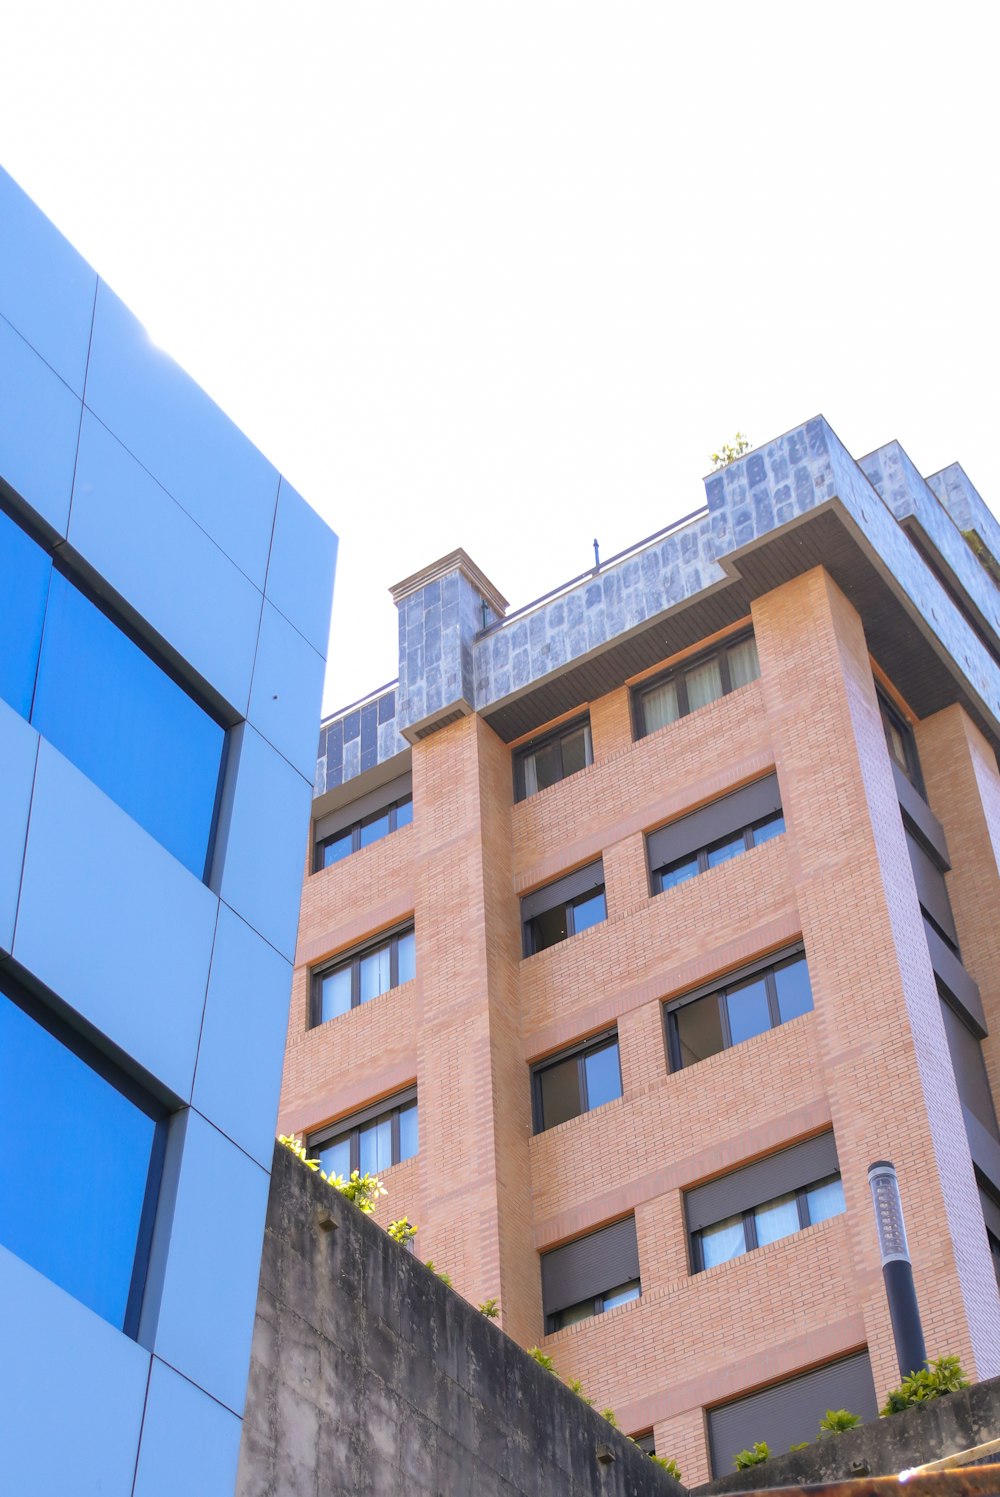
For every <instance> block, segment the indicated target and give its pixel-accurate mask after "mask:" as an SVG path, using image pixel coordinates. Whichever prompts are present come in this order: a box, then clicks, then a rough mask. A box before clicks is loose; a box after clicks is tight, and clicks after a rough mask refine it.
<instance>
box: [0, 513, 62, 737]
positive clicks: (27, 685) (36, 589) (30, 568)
mask: <svg viewBox="0 0 1000 1497" xmlns="http://www.w3.org/2000/svg"><path fill="white" fill-rule="evenodd" d="M51 572H52V559H51V557H49V556H48V555H47V554H46V553H45V552H44V551H43V550H42V548H41V546H38V545H36V544H35V542H34V541H33V540H32V539H31V537H30V536H29V535H26V534H25V532H24V531H23V530H22V529H21V527H20V525H15V523H14V521H13V520H12V519H11V518H10V516H9V515H6V514H4V512H3V510H0V577H2V578H3V586H2V587H0V641H2V647H0V697H2V698H3V700H4V701H5V702H7V703H8V704H9V705H10V706H11V707H13V709H14V711H15V712H18V713H20V715H21V716H22V717H28V716H29V715H30V712H31V698H32V695H33V693H34V690H35V671H36V669H37V666H38V650H39V646H40V644H41V639H42V620H43V619H44V617H45V600H46V598H47V596H48V591H49V577H50V575H51Z"/></svg>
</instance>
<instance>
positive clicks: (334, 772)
mask: <svg viewBox="0 0 1000 1497" xmlns="http://www.w3.org/2000/svg"><path fill="white" fill-rule="evenodd" d="M397 688H398V682H396V681H394V682H393V683H392V684H391V685H390V686H388V687H386V688H385V689H383V690H382V691H381V692H378V693H377V694H376V695H374V696H371V697H368V698H365V699H363V700H361V701H359V702H357V703H355V705H354V706H352V707H349V708H348V709H347V711H346V712H341V713H337V715H336V716H334V717H330V718H326V719H325V720H324V722H323V724H322V726H321V728H320V734H319V755H318V757H317V759H316V779H315V782H314V786H313V794H314V795H323V794H324V793H325V792H326V791H327V790H334V789H335V788H336V787H337V786H338V785H342V784H343V783H344V781H345V780H353V779H355V778H356V777H357V776H358V775H359V774H363V773H364V771H365V770H366V769H374V768H375V765H376V764H382V763H384V762H385V760H386V759H392V758H395V756H396V754H399V753H402V751H403V750H404V749H405V748H407V747H408V744H407V742H406V739H405V738H403V737H402V736H401V735H400V732H399V729H398V726H397V723H396V693H397Z"/></svg>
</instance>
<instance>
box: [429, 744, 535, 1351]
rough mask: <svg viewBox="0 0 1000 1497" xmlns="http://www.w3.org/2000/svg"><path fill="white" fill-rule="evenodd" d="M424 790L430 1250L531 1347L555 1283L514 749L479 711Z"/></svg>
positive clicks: (438, 756)
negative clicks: (530, 1024) (533, 1165)
mask: <svg viewBox="0 0 1000 1497" xmlns="http://www.w3.org/2000/svg"><path fill="white" fill-rule="evenodd" d="M413 792H414V801H415V803H416V805H417V806H418V808H419V815H418V816H417V817H415V818H414V827H415V829H417V830H418V852H417V868H416V930H417V955H418V964H419V970H420V974H421V993H422V1011H421V1013H420V1016H419V1032H418V1043H417V1085H418V1094H419V1097H420V1108H421V1139H420V1159H421V1173H422V1197H423V1201H424V1221H423V1222H422V1223H421V1233H420V1236H419V1237H418V1238H417V1246H418V1249H419V1251H420V1256H421V1257H423V1258H427V1257H431V1258H433V1260H434V1264H435V1267H437V1268H440V1269H446V1270H447V1271H448V1273H449V1274H450V1275H451V1277H452V1279H453V1281H454V1284H455V1287H456V1289H458V1290H459V1291H460V1293H462V1294H464V1295H465V1296H466V1298H468V1299H469V1300H471V1301H472V1302H473V1303H474V1304H480V1303H482V1301H483V1300H485V1299H486V1298H488V1297H490V1296H493V1297H496V1298H498V1299H499V1301H500V1311H501V1324H502V1325H503V1326H504V1329H505V1330H506V1331H507V1332H508V1334H510V1335H511V1336H513V1337H514V1338H515V1340H518V1341H521V1342H522V1343H523V1344H529V1345H530V1344H531V1343H532V1342H533V1341H537V1340H538V1339H539V1338H540V1336H541V1325H542V1317H541V1287H540V1274H539V1269H538V1256H537V1253H536V1252H535V1250H534V1240H533V1232H532V1221H531V1182H530V1178H529V1169H530V1164H529V1154H528V1141H529V1138H530V1135H531V1110H530V1089H529V1086H528V1075H527V1068H526V1066H525V1064H524V1060H523V1057H522V1053H521V1036H520V1014H519V992H518V958H519V956H520V929H519V910H518V904H517V899H516V897H515V894H514V885H513V877H512V873H511V843H510V838H511V829H510V808H511V803H512V799H513V785H512V778H511V765H510V752H509V750H508V749H507V747H506V745H505V744H504V743H502V742H501V740H500V739H499V738H498V737H497V735H496V734H495V733H494V732H493V731H492V729H490V728H489V727H487V725H486V724H485V723H484V722H483V721H482V720H481V719H480V718H479V717H478V716H476V715H472V716H469V717H463V718H461V719H460V720H457V721H453V722H451V723H450V724H449V725H448V726H446V727H443V728H441V729H440V730H439V731H437V732H435V733H433V734H431V735H430V736H428V737H426V738H424V739H423V740H421V741H420V742H418V743H416V744H415V745H414V749H413Z"/></svg>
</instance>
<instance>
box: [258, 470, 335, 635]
mask: <svg viewBox="0 0 1000 1497" xmlns="http://www.w3.org/2000/svg"><path fill="white" fill-rule="evenodd" d="M336 564H337V537H336V536H335V535H334V534H333V531H332V530H330V529H329V527H328V526H327V525H326V524H324V522H323V521H322V520H321V519H320V517H319V515H318V514H317V513H316V511H315V510H314V509H312V508H311V507H310V506H309V505H308V504H307V503H306V501H305V500H304V499H303V498H302V497H301V495H299V494H297V493H296V492H295V490H294V489H293V488H292V486H291V484H290V483H287V482H286V481H285V479H282V480H281V485H280V487H279V489H278V511H277V514H276V515H275V517H274V537H273V539H272V541H271V559H270V561H269V562H268V566H267V587H266V589H265V593H266V596H267V597H268V598H270V600H271V602H272V603H273V604H274V606H275V608H277V609H278V610H279V611H280V612H281V613H283V614H284V615H285V618H286V619H289V620H290V621H291V622H292V623H293V624H294V625H295V627H296V629H298V631H299V633H300V634H304V635H305V637H306V639H307V640H308V641H309V643H310V644H311V645H312V646H313V647H314V649H317V650H318V651H319V653H320V654H321V655H322V656H323V659H324V660H325V659H326V647H327V643H328V639H329V634H330V602H331V599H332V596H333V575H334V569H335V567H336Z"/></svg>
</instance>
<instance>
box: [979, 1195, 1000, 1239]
mask: <svg viewBox="0 0 1000 1497" xmlns="http://www.w3.org/2000/svg"><path fill="white" fill-rule="evenodd" d="M979 1204H980V1206H981V1207H982V1208H983V1221H984V1222H985V1223H986V1225H987V1227H988V1228H989V1229H990V1231H991V1232H992V1233H993V1236H994V1237H995V1238H996V1239H997V1241H998V1242H1000V1206H998V1205H997V1203H996V1201H994V1199H993V1197H992V1196H988V1195H987V1194H986V1192H985V1190H980V1192H979Z"/></svg>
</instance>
